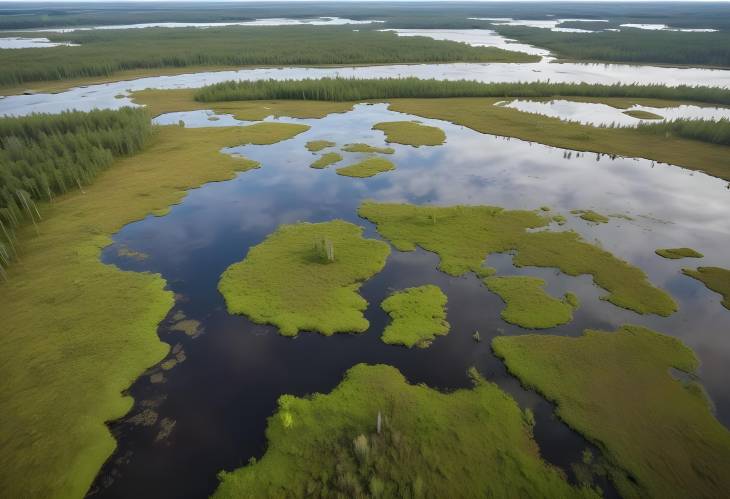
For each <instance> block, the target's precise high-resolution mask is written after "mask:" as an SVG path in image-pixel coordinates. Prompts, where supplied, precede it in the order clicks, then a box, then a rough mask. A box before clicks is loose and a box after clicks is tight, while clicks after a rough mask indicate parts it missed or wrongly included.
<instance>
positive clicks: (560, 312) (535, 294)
mask: <svg viewBox="0 0 730 499" xmlns="http://www.w3.org/2000/svg"><path fill="white" fill-rule="evenodd" d="M484 284H486V285H487V288H489V290H490V291H492V292H494V293H497V294H498V295H499V296H500V297H501V298H502V300H504V302H505V303H506V304H507V306H506V307H505V309H504V310H502V313H501V316H502V318H503V319H504V320H505V321H507V322H509V323H510V324H516V325H518V326H520V327H523V328H526V329H547V328H551V327H555V326H559V325H560V324H566V323H568V322H570V321H571V320H573V311H574V310H575V309H576V308H578V304H579V302H578V297H577V296H575V295H574V294H572V293H567V294H566V295H565V296H564V297H563V299H561V300H558V299H555V298H553V297H552V296H550V295H549V294H548V293H547V292H546V291H545V290H544V289H543V288H544V287H545V281H543V280H542V279H539V278H537V277H527V276H506V277H497V276H491V277H487V278H485V279H484Z"/></svg>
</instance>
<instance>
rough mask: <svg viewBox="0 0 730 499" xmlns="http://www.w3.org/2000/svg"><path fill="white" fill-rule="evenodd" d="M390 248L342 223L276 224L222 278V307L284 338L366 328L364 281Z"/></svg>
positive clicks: (378, 268)
mask: <svg viewBox="0 0 730 499" xmlns="http://www.w3.org/2000/svg"><path fill="white" fill-rule="evenodd" d="M389 253H390V249H389V248H388V245H387V244H385V243H383V242H382V241H377V240H374V239H364V238H363V237H362V228H361V227H358V226H357V225H353V224H351V223H348V222H344V221H342V220H334V221H332V222H324V223H316V224H312V223H298V224H293V225H282V226H281V227H279V229H277V231H276V232H274V233H273V234H271V235H269V236H268V237H267V238H266V240H265V241H263V242H262V243H260V244H258V245H256V246H253V247H252V248H251V249H250V250H249V252H248V254H247V255H246V258H245V259H244V260H243V261H241V262H239V263H234V264H233V265H231V266H230V267H228V269H226V271H225V272H224V273H223V275H222V276H221V280H220V283H219V284H218V289H219V290H220V292H221V294H222V295H223V297H224V298H225V299H226V304H227V305H228V310H229V311H230V312H231V313H235V314H245V315H247V316H248V317H249V318H250V319H251V320H253V321H254V322H257V323H265V324H273V325H275V326H277V327H278V328H279V330H280V331H281V334H283V335H285V336H295V335H296V334H297V333H299V331H316V332H319V333H322V334H325V335H331V334H334V333H342V332H345V333H346V332H350V333H360V332H363V331H365V330H366V329H367V328H368V321H367V320H366V319H365V317H364V316H363V311H364V310H365V307H366V306H367V302H366V301H365V300H364V299H363V298H362V297H361V296H360V295H359V294H358V292H357V291H358V289H359V288H360V286H361V285H362V282H363V281H365V280H366V279H368V278H370V277H371V276H373V275H375V274H377V273H378V272H380V270H381V269H382V268H383V266H384V265H385V260H386V258H387V257H388V254H389Z"/></svg>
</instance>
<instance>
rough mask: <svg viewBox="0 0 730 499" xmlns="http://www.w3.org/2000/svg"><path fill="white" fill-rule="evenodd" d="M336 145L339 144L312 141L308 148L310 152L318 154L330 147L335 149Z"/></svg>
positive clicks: (327, 141) (326, 141)
mask: <svg viewBox="0 0 730 499" xmlns="http://www.w3.org/2000/svg"><path fill="white" fill-rule="evenodd" d="M336 145H337V144H335V143H334V142H331V141H329V140H310V141H309V142H307V145H306V147H307V150H308V151H309V152H318V151H321V150H322V149H327V148H328V147H334V146H336Z"/></svg>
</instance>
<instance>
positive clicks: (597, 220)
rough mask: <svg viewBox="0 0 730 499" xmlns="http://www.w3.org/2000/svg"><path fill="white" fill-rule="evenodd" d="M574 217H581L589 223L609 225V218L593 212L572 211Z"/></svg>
mask: <svg viewBox="0 0 730 499" xmlns="http://www.w3.org/2000/svg"><path fill="white" fill-rule="evenodd" d="M571 213H572V214H573V215H579V216H580V218H582V219H583V220H585V221H587V222H592V223H594V224H605V223H608V217H607V216H605V215H601V214H600V213H596V212H595V211H593V210H573V211H571Z"/></svg>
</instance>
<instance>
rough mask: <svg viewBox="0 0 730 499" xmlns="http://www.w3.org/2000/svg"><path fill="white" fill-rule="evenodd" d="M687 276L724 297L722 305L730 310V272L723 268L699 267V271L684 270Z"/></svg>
mask: <svg viewBox="0 0 730 499" xmlns="http://www.w3.org/2000/svg"><path fill="white" fill-rule="evenodd" d="M682 272H683V273H684V274H685V275H688V276H690V277H693V278H695V279H697V280H698V281H701V282H702V283H704V285H705V286H707V287H708V288H709V289H711V290H712V291H715V292H716V293H720V294H721V295H722V305H723V306H724V307H725V308H728V309H730V270H728V269H723V268H721V267H698V268H697V270H692V269H682Z"/></svg>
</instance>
